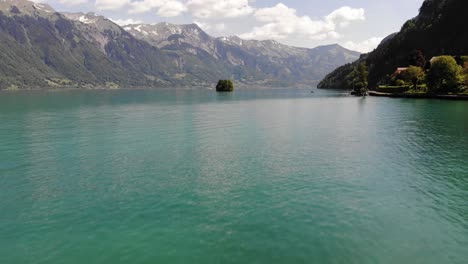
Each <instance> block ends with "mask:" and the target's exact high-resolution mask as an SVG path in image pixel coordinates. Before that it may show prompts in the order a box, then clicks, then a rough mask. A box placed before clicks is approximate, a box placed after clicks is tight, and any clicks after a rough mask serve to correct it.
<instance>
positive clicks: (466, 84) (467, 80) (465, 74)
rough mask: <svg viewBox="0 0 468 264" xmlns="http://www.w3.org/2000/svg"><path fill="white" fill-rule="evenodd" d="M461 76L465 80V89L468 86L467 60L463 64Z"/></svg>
mask: <svg viewBox="0 0 468 264" xmlns="http://www.w3.org/2000/svg"><path fill="white" fill-rule="evenodd" d="M463 78H464V81H465V89H467V88H468V62H465V64H464V65H463Z"/></svg>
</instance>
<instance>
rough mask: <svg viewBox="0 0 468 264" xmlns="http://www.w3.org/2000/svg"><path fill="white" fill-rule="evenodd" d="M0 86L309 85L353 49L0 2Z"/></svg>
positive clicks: (23, 0) (22, 1) (349, 57)
mask: <svg viewBox="0 0 468 264" xmlns="http://www.w3.org/2000/svg"><path fill="white" fill-rule="evenodd" d="M0 38H1V40H2V41H1V42H0V89H5V88H9V89H18V88H48V87H89V88H95V87H107V88H118V87H128V88H130V87H173V86H211V85H214V84H215V83H216V82H217V81H218V80H219V79H233V80H234V81H235V82H236V83H237V84H238V85H245V86H264V87H274V86H283V87H284V86H314V85H316V84H317V83H318V81H319V80H320V79H321V78H323V77H324V76H325V75H326V74H327V73H329V72H331V71H332V70H333V69H335V68H336V67H338V66H340V65H343V64H345V63H350V62H353V61H355V60H356V59H357V58H358V57H359V55H360V54H359V53H357V52H354V51H350V50H347V49H345V48H343V47H341V46H339V45H329V46H321V47H317V48H314V49H307V48H297V47H291V46H286V45H283V44H280V43H278V42H276V41H256V40H242V39H240V38H238V37H220V38H215V37H212V36H210V35H208V34H207V33H206V32H204V31H203V30H202V29H201V28H200V27H198V26H197V25H196V24H190V25H173V24H168V23H160V24H153V25H148V24H138V25H128V26H124V27H121V26H119V25H117V24H116V23H114V22H112V21H111V20H110V19H107V18H105V17H103V16H99V15H96V14H94V13H87V14H85V13H59V12H56V11H55V10H54V9H53V8H51V7H50V6H49V5H47V4H43V3H34V2H31V1H27V0H2V1H0Z"/></svg>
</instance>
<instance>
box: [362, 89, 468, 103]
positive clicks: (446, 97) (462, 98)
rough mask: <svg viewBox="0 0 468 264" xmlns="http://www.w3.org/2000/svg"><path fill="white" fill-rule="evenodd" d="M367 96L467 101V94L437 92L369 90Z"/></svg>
mask: <svg viewBox="0 0 468 264" xmlns="http://www.w3.org/2000/svg"><path fill="white" fill-rule="evenodd" d="M369 96H375V97H391V98H410V99H440V100H458V101H468V95H437V94H411V93H410V94H402V93H395V94H392V93H381V92H376V91H369Z"/></svg>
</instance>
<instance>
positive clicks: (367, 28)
mask: <svg viewBox="0 0 468 264" xmlns="http://www.w3.org/2000/svg"><path fill="white" fill-rule="evenodd" d="M36 2H46V3H48V4H50V5H51V6H52V7H54V8H55V9H56V10H58V11H73V12H75V11H81V12H89V11H92V12H95V13H98V14H101V15H104V16H106V17H109V18H111V19H113V20H114V21H116V22H118V23H120V24H126V23H141V22H143V23H157V22H170V23H177V24H185V23H197V24H198V25H200V26H201V27H202V28H203V29H204V30H205V31H207V32H208V33H210V34H211V35H213V36H231V35H238V36H241V37H242V38H246V39H274V40H277V41H279V42H281V43H284V44H288V45H294V46H301V47H315V46H318V45H325V44H332V43H338V44H340V45H343V46H345V47H347V48H350V49H353V50H358V51H361V52H367V51H370V50H372V49H373V48H375V47H376V46H377V45H378V43H379V42H380V41H381V39H382V38H384V37H386V36H387V35H389V34H391V33H393V32H396V31H398V30H399V29H400V27H401V26H402V25H403V23H404V22H405V21H406V20H408V19H410V18H412V17H414V16H416V15H417V13H418V9H419V7H420V6H421V5H422V2H423V0H393V1H388V0H326V1H324V0H283V1H277V0H36Z"/></svg>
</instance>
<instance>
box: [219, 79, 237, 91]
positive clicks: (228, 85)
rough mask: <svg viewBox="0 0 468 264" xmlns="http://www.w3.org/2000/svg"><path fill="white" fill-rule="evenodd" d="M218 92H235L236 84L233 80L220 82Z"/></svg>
mask: <svg viewBox="0 0 468 264" xmlns="http://www.w3.org/2000/svg"><path fill="white" fill-rule="evenodd" d="M216 91H217V92H232V91H234V84H233V83H232V81H231V80H220V81H218V84H217V85H216Z"/></svg>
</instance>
